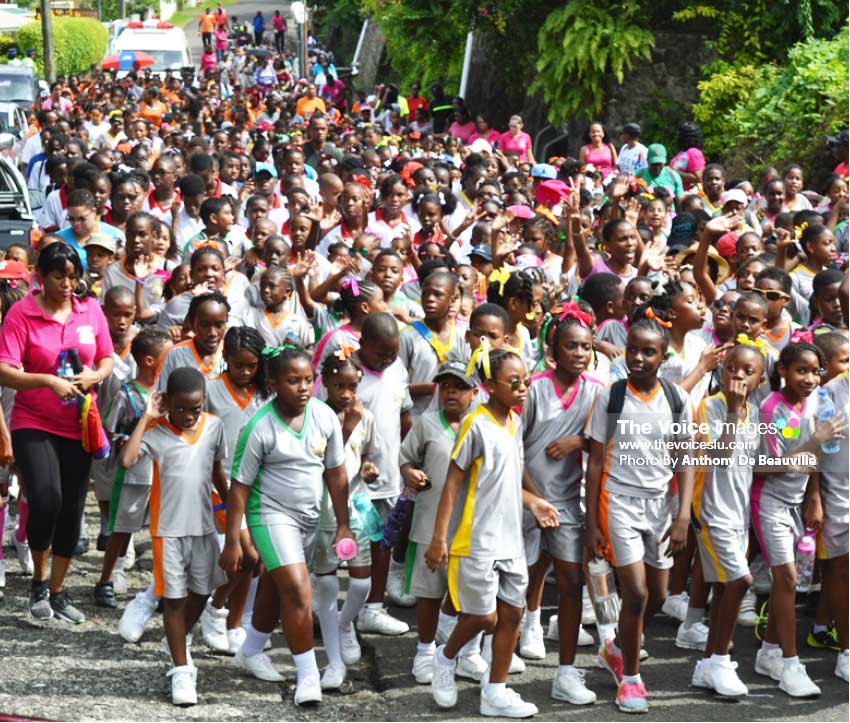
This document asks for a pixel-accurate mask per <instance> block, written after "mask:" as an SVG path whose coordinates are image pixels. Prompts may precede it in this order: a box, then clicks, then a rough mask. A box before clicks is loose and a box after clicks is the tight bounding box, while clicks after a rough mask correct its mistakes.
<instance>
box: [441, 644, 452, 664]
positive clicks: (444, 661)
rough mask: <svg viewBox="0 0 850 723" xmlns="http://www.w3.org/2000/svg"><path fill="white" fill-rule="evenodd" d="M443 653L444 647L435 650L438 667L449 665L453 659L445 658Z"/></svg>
mask: <svg viewBox="0 0 850 723" xmlns="http://www.w3.org/2000/svg"><path fill="white" fill-rule="evenodd" d="M445 651H446V646H445V645H441V646H440V647H439V648H437V660H438V661H439V663H440V665H451V663H452V660H453V658H447V657H446V653H445Z"/></svg>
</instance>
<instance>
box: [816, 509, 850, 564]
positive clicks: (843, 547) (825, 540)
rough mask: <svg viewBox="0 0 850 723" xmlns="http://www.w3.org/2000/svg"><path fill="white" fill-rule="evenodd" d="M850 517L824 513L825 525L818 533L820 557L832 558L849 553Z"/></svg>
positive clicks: (823, 558) (824, 558)
mask: <svg viewBox="0 0 850 723" xmlns="http://www.w3.org/2000/svg"><path fill="white" fill-rule="evenodd" d="M848 536H850V535H848V519H847V518H846V517H844V518H843V519H842V518H838V519H836V518H835V517H828V516H827V515H824V517H823V526H822V527H821V531H820V534H819V535H818V543H819V544H818V552H819V554H818V557H819V558H820V559H822V560H832V559H834V558H836V557H841V556H842V555H846V554H847V553H848V543H850V540H848Z"/></svg>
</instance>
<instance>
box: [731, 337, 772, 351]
mask: <svg viewBox="0 0 850 723" xmlns="http://www.w3.org/2000/svg"><path fill="white" fill-rule="evenodd" d="M735 342H736V343H738V344H740V345H741V346H751V347H753V348H754V349H756V350H757V351H758V352H759V353H760V354H761V355H762V356H767V352H768V349H769V346H768V343H767V342H766V341H765V340H764V339H756V340H753V339H750V337H748V336H747V335H746V334H738V336H736V337H735Z"/></svg>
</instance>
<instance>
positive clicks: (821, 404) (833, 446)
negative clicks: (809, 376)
mask: <svg viewBox="0 0 850 723" xmlns="http://www.w3.org/2000/svg"><path fill="white" fill-rule="evenodd" d="M834 416H835V404H833V403H832V398H831V397H830V396H829V392H828V391H827V390H826V389H818V409H817V419H818V421H819V422H828V421H829V420H830V419H832V418H833V417H834ZM820 448H821V449H822V450H823V453H824V454H835V453H836V452H837V451H838V450H839V449H841V442H840V441H839V440H838V439H829V440H827V441H826V442H824V443H823V444H822V445H821V446H820Z"/></svg>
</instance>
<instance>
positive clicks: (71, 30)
mask: <svg viewBox="0 0 850 723" xmlns="http://www.w3.org/2000/svg"><path fill="white" fill-rule="evenodd" d="M16 37H17V41H18V47H19V48H20V49H21V50H22V51H27V50H29V49H30V48H34V49H35V65H36V69H37V70H38V73H39V75H42V74H43V73H44V66H43V63H44V57H43V52H44V41H43V39H42V34H41V21H38V22H32V23H27V24H26V25H24V26H23V27H21V29H20V30H18V33H17V36H16ZM107 41H108V36H107V33H106V28H105V27H104V25H103V23H101V22H100V21H98V20H95V19H94V18H69V17H54V18H53V48H54V52H55V58H56V73H57V74H58V75H70V74H72V73H81V72H83V71H85V70H88V69H89V67H90V66H91V65H93V64H95V63H99V62H100V61H101V60H103V56H104V55H105V54H106V44H107Z"/></svg>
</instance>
